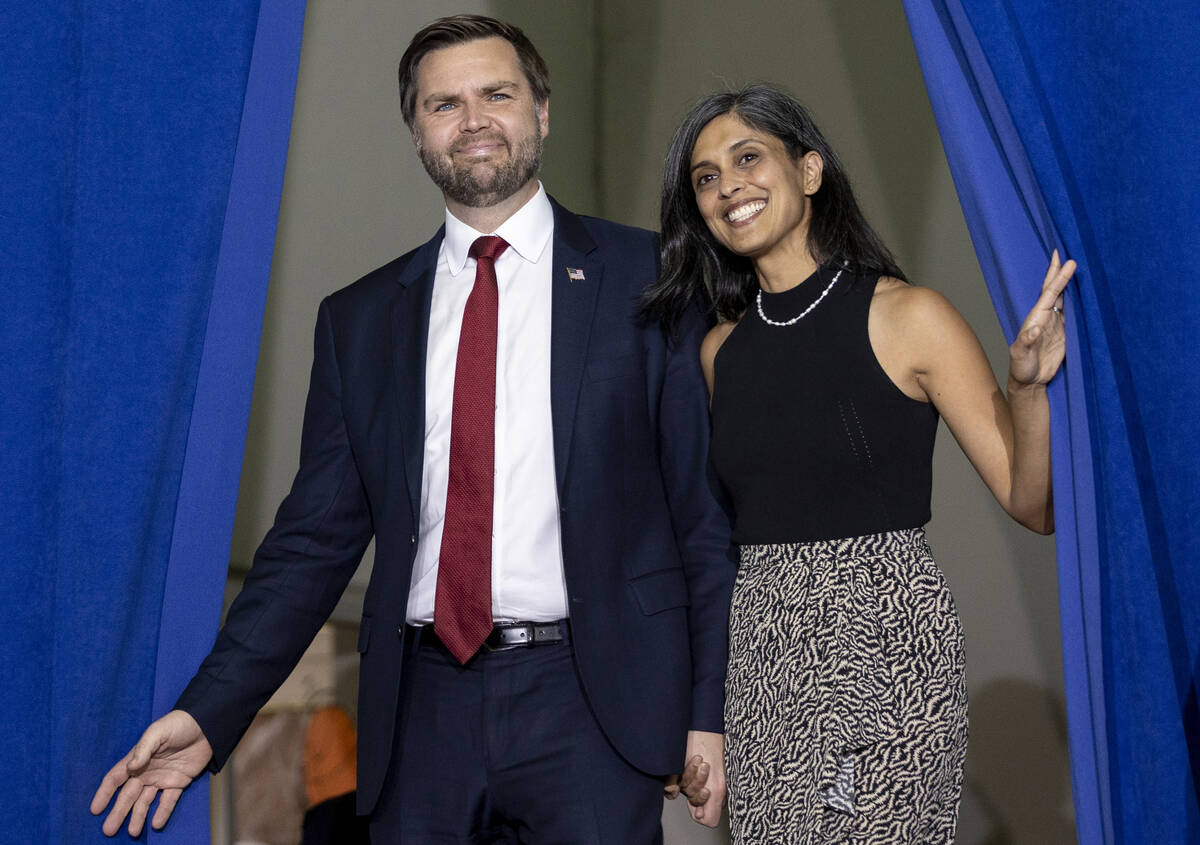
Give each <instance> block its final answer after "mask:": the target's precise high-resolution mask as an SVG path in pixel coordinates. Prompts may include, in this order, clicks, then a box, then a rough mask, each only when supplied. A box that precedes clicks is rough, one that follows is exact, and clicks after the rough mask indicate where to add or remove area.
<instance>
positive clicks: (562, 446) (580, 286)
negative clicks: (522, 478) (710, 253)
mask: <svg viewBox="0 0 1200 845" xmlns="http://www.w3.org/2000/svg"><path fill="white" fill-rule="evenodd" d="M551 203H552V205H553V207H554V256H553V261H554V266H553V268H552V270H551V272H552V277H551V279H552V281H551V291H552V294H551V296H552V302H551V317H550V407H551V414H552V421H553V425H554V469H555V476H556V479H557V481H558V494H559V497H560V499H561V497H562V496H563V495H564V489H565V486H564V485H565V481H566V477H567V460H568V457H569V456H570V454H571V438H572V436H573V433H574V430H575V410H576V407H577V406H578V404H579V391H580V388H581V386H582V384H583V371H584V366H585V364H586V363H587V350H588V342H589V339H590V336H591V330H592V317H593V314H594V313H595V310H596V302H597V298H598V296H599V291H600V284H601V282H602V281H603V277H604V263H603V261H601V260H600V256H599V253H598V251H597V250H596V244H595V243H594V242H593V241H592V238H591V236H590V235H588V233H587V230H586V229H584V227H583V223H582V222H581V221H580V219H579V218H578V217H576V216H575V215H574V214H572V213H571V212H569V211H567V210H566V209H565V208H563V207H562V206H561V205H559V204H558V203H557V202H554V200H551ZM571 270H573V271H581V273H580V272H574V273H571V274H570V275H568V272H569V271H571ZM581 274H582V277H580V275H581ZM572 276H574V277H575V278H572Z"/></svg>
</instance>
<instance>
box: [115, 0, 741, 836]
mask: <svg viewBox="0 0 1200 845" xmlns="http://www.w3.org/2000/svg"><path fill="white" fill-rule="evenodd" d="M400 95H401V106H402V110H403V114H404V118H405V122H406V123H407V125H408V126H409V128H410V130H411V132H412V137H413V141H414V143H415V144H416V147H417V151H418V153H419V155H420V157H421V161H422V163H423V164H424V165H425V168H426V170H427V171H428V172H429V174H430V176H431V177H432V178H433V180H434V182H435V183H436V184H437V185H438V187H439V188H440V189H441V190H442V193H443V196H444V199H445V203H446V224H445V226H444V227H443V229H442V230H441V231H439V232H438V234H437V235H436V236H435V237H434V238H433V239H432V240H430V241H429V242H428V243H426V244H425V245H424V246H421V247H419V248H418V249H416V250H414V251H413V252H410V253H409V254H407V255H405V256H403V257H402V258H399V259H397V260H395V261H393V262H391V263H390V264H388V265H385V266H384V267H382V268H380V269H379V270H376V271H375V272H373V273H371V274H369V275H367V276H366V277H364V278H363V279H360V280H359V281H358V282H356V283H355V284H353V285H351V286H349V287H348V288H345V289H343V290H341V291H339V292H337V293H335V294H333V295H332V296H330V297H328V298H327V299H326V300H325V301H324V302H323V303H322V305H321V309H320V313H319V315H318V320H317V330H316V342H315V347H316V348H315V356H314V362H313V371H312V381H311V384H310V388H309V396H308V402H307V406H306V410H305V418H304V436H303V442H302V447H301V459H300V468H299V471H298V473H297V476H296V480H295V483H294V485H293V488H292V491H291V493H290V494H289V495H288V497H287V498H286V499H285V500H284V502H283V504H282V505H281V506H280V509H279V513H278V515H277V517H276V521H275V525H274V527H273V528H272V529H271V531H270V532H269V533H268V535H267V537H266V539H265V540H264V541H263V544H262V546H261V547H260V548H259V550H258V553H257V554H256V556H255V561H254V566H253V568H252V570H251V572H250V574H249V576H248V577H247V579H246V582H245V586H244V588H243V590H242V593H241V594H240V595H239V597H238V598H237V600H236V601H235V602H234V604H233V606H232V607H231V609H230V611H229V614H228V618H227V620H226V623H225V626H224V627H223V628H222V630H221V632H220V634H219V635H218V638H217V642H216V644H215V646H214V648H213V651H212V653H211V654H210V655H209V656H208V657H207V658H206V659H205V661H204V663H203V665H202V666H201V667H200V669H199V671H198V672H197V674H196V676H195V678H194V679H193V680H192V682H191V683H190V684H189V685H188V687H187V689H186V690H185V691H184V693H183V695H182V696H181V697H180V699H179V701H178V703H177V709H175V710H173V711H172V712H170V713H168V714H167V715H166V716H164V717H163V718H162V719H160V720H158V721H157V722H155V723H153V724H152V725H151V726H150V727H149V728H148V729H147V730H146V732H145V734H144V735H143V736H142V738H141V740H140V741H139V742H138V744H137V745H136V746H135V747H134V748H133V750H131V751H130V753H129V755H127V756H126V758H125V759H123V760H122V761H121V762H119V763H118V764H117V765H116V766H115V767H114V768H113V769H112V771H110V772H109V773H108V775H106V776H105V778H104V781H103V783H102V785H101V787H100V789H99V790H98V791H97V794H96V796H95V798H94V799H93V804H92V809H93V812H96V813H100V812H103V810H104V808H105V806H106V805H107V804H108V801H109V799H110V798H111V796H112V795H113V794H114V792H116V791H117V790H118V789H119V790H120V792H119V793H118V796H117V800H116V802H115V803H114V806H113V809H112V810H111V812H110V813H109V816H108V818H107V820H106V821H105V824H104V830H105V832H106V833H109V834H112V833H115V832H116V831H117V830H118V829H119V827H120V825H121V823H122V821H123V819H124V818H125V816H126V815H127V814H128V815H129V816H130V832H131V833H134V834H135V835H136V833H138V832H139V831H140V829H141V827H142V825H143V823H144V820H145V817H146V815H147V812H148V809H149V807H150V804H151V803H152V802H153V800H154V798H155V796H156V795H158V794H159V792H160V791H161V796H162V797H161V799H160V801H159V807H158V809H157V811H156V813H155V815H154V818H153V821H152V824H153V825H154V826H155V827H161V826H162V825H163V824H165V822H166V820H167V818H168V817H169V815H170V813H171V811H172V809H173V807H174V805H175V802H176V801H177V800H178V797H179V794H180V791H181V790H182V788H184V787H185V786H186V785H187V784H188V783H190V782H191V780H192V778H194V777H195V776H196V775H198V774H199V773H200V772H201V771H202V770H203V769H204V768H205V767H206V766H208V767H209V768H211V769H213V770H216V769H217V768H218V767H219V766H220V765H222V764H223V763H224V762H225V760H226V759H227V757H228V756H229V753H230V752H231V751H232V749H233V747H234V745H235V744H236V743H237V741H238V739H239V738H240V737H241V735H242V733H243V732H244V731H245V729H246V727H247V726H248V724H249V723H250V721H251V719H252V718H253V716H254V714H255V712H256V711H257V710H258V708H259V707H261V706H262V704H263V703H264V702H265V701H266V700H267V698H268V697H269V696H270V694H271V693H272V692H273V691H274V690H275V688H276V687H277V686H278V685H279V684H280V683H281V682H282V681H283V679H284V678H285V677H286V676H287V674H288V673H289V672H290V670H291V669H292V667H293V666H294V665H295V663H296V661H297V660H298V659H299V657H300V655H301V653H302V652H303V651H304V649H305V648H306V646H307V645H308V643H309V642H310V641H311V639H312V637H313V635H314V634H315V632H316V631H317V629H318V628H319V626H320V625H321V624H322V623H323V622H324V620H325V619H326V617H327V616H328V615H329V613H330V612H331V611H332V609H333V607H334V604H335V603H336V602H337V599H338V597H339V596H340V595H341V592H342V590H343V589H344V587H345V585H346V583H347V581H348V580H349V578H350V577H351V575H352V573H353V571H354V569H355V567H356V566H357V565H358V562H359V559H360V557H361V555H362V553H363V550H364V549H365V548H366V546H367V543H368V541H369V540H370V539H371V537H372V536H374V537H375V540H376V557H375V567H374V571H373V574H372V577H371V582H370V585H369V586H368V588H367V593H366V597H365V600H364V606H363V619H362V627H361V634H360V638H359V651H360V652H361V661H362V662H361V672H360V687H359V719H358V730H359V742H358V749H359V766H358V795H357V800H358V809H359V812H360V813H365V814H369V815H370V817H371V835H372V841H373V842H375V843H391V842H397V843H399V842H406V843H427V842H439V843H440V842H447V843H450V842H454V843H457V842H463V843H466V842H514V841H520V842H536V843H556V845H557V844H558V843H576V842H578V843H585V842H586V843H602V842H612V843H643V842H655V841H661V830H660V828H659V821H658V819H659V815H660V813H661V796H662V794H663V778H664V776H666V775H668V774H670V773H671V772H677V771H679V770H680V768H682V766H683V763H684V761H685V759H694V758H695V757H696V756H700V757H703V759H704V760H705V761H707V763H706V768H705V770H704V774H707V775H708V783H707V787H708V792H709V793H711V796H710V797H709V799H708V801H707V803H705V804H703V805H701V806H697V807H695V808H694V809H693V815H694V817H695V818H696V819H697V820H698V821H702V822H704V823H706V824H710V825H715V824H716V822H717V819H718V817H719V815H720V805H721V800H722V798H723V794H724V772H723V766H722V764H721V760H722V756H721V736H720V731H721V710H722V704H723V691H722V686H723V680H724V664H725V657H726V627H725V626H726V616H727V609H728V600H729V592H730V589H731V583H732V575H733V567H732V564H731V563H730V562H729V558H728V543H729V540H728V526H727V524H726V522H725V519H724V517H723V515H722V514H721V512H720V510H719V509H718V507H717V506H716V504H715V503H714V501H713V499H712V497H711V495H710V493H709V491H708V489H707V485H706V483H705V477H704V467H705V459H706V452H707V438H708V430H707V413H706V407H705V405H706V391H705V388H704V385H703V381H702V377H701V374H700V369H699V364H698V354H697V348H698V343H699V339H700V337H701V336H702V334H703V332H704V329H705V327H704V325H703V321H702V320H701V319H700V317H699V315H696V318H695V319H694V320H693V321H691V322H689V323H687V324H686V325H684V326H682V327H681V329H680V330H679V332H678V336H677V337H674V338H667V337H664V336H663V335H662V333H661V332H659V330H658V329H657V328H654V327H651V326H645V325H642V324H641V323H639V321H638V320H637V319H636V310H637V301H638V294H639V292H640V290H641V289H642V288H643V287H644V286H645V285H646V284H647V283H649V282H650V281H652V280H653V278H654V276H655V274H656V270H657V252H656V242H655V239H654V237H653V236H652V235H651V234H650V233H648V232H644V231H640V230H636V229H631V228H628V227H624V226H618V225H616V224H613V223H608V222H606V221H601V220H595V219H589V218H581V217H577V216H575V215H573V214H571V213H570V212H569V211H566V210H565V209H563V208H562V207H560V206H558V205H557V204H555V203H554V202H553V201H552V200H550V199H549V198H548V197H547V196H546V194H545V192H544V190H543V189H542V187H541V184H540V182H539V181H538V179H537V171H538V167H539V164H540V159H541V149H542V141H543V139H544V138H545V137H546V134H547V131H548V127H549V82H548V74H547V72H546V68H545V65H544V63H543V62H542V60H541V58H540V57H539V56H538V54H537V52H536V50H535V49H534V48H533V46H532V44H530V43H529V41H528V40H527V39H526V38H525V36H524V35H523V34H522V33H521V32H520V30H518V29H516V28H515V27H512V26H510V25H508V24H505V23H502V22H500V21H496V20H493V19H491V18H484V17H478V16H468V15H464V16H456V17H453V18H444V19H442V20H439V21H436V22H434V23H433V24H431V25H430V26H428V27H426V28H425V29H424V30H422V31H421V32H419V33H418V34H417V35H416V36H415V37H414V38H413V41H412V43H411V44H410V46H409V48H408V50H407V51H406V53H405V55H404V57H403V59H402V60H401V64H400ZM685 746H686V747H685ZM708 766H711V770H709V769H708V768H707V767H708ZM691 770H692V771H694V770H695V764H693V766H692V767H691Z"/></svg>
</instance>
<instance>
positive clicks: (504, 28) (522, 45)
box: [399, 15, 550, 129]
mask: <svg viewBox="0 0 1200 845" xmlns="http://www.w3.org/2000/svg"><path fill="white" fill-rule="evenodd" d="M482 38H503V39H504V40H505V41H507V42H508V43H509V44H511V45H513V49H514V50H516V51H517V59H518V60H519V61H520V63H521V70H522V71H524V73H525V78H526V80H528V82H529V87H530V89H531V90H532V91H533V100H534V102H535V103H536V104H537V105H539V106H540V105H544V104H545V103H546V102H548V101H549V100H550V71H548V70H547V69H546V63H545V62H544V61H542V57H541V56H540V55H538V51H537V49H536V48H535V47H534V46H533V43H532V42H531V41H530V40H529V39H528V38H527V37H526V36H525V33H524V32H522V31H521V30H520V29H519V28H517V27H515V26H513V25H512V24H510V23H505V22H504V21H500V20H496V19H495V18H489V17H487V16H485V15H451V16H450V17H446V18H438V19H437V20H436V21H434V22H433V23H431V24H429V25H428V26H427V27H425V28H424V29H422V30H421V31H420V32H418V33H417V34H416V35H414V36H413V39H412V41H411V42H409V45H408V49H407V50H405V51H404V55H403V56H401V58H400V70H399V77H400V113H401V115H403V117H404V123H405V124H406V125H407V126H408V128H409V129H412V127H413V118H414V117H415V116H416V113H417V65H419V64H420V63H421V59H423V58H425V56H426V55H428V54H429V53H432V52H433V51H434V50H440V49H441V48H443V47H452V46H454V45H456V44H466V43H467V42H469V41H478V40H480V39H482Z"/></svg>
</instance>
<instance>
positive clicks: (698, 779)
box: [679, 731, 726, 827]
mask: <svg viewBox="0 0 1200 845" xmlns="http://www.w3.org/2000/svg"><path fill="white" fill-rule="evenodd" d="M724 740H725V737H724V735H723V734H718V733H710V732H709V731H688V741H687V753H686V755H685V758H686V760H687V765H686V766H684V769H683V775H682V777H680V779H679V788H680V789H681V790H682V791H683V794H684V795H686V796H687V799H688V803H689V804H691V805H692V806H691V807H689V809H690V810H691V812H692V819H693V820H694V821H696V822H698V823H700V824H702V825H705V826H707V827H716V826H717V825H718V824H720V822H721V808H722V807H723V806H724V805H725V794H726V786H725V744H724Z"/></svg>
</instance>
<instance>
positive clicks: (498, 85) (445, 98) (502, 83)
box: [421, 79, 521, 106]
mask: <svg viewBox="0 0 1200 845" xmlns="http://www.w3.org/2000/svg"><path fill="white" fill-rule="evenodd" d="M520 87H521V86H520V85H519V84H518V83H516V82H513V81H511V80H508V79H501V80H497V81H496V82H489V83H488V84H487V85H482V86H480V87H479V88H478V89H477V90H478V93H480V94H482V95H484V96H485V97H486V96H487V95H488V94H495V93H496V92H497V91H501V90H503V89H505V88H520ZM456 100H458V95H457V94H448V93H447V94H441V93H438V92H436V91H435V92H434V93H432V94H430V95H429V96H428V97H426V98H425V99H423V100H421V105H422V106H428V105H429V104H430V103H453V102H455V101H456Z"/></svg>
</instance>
